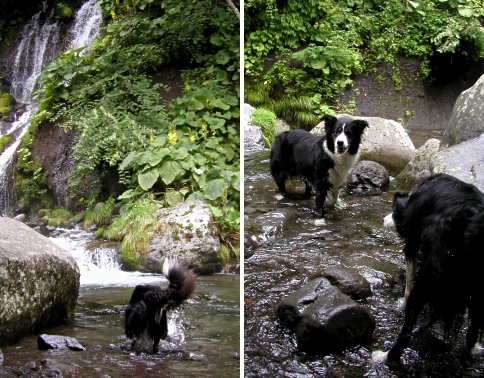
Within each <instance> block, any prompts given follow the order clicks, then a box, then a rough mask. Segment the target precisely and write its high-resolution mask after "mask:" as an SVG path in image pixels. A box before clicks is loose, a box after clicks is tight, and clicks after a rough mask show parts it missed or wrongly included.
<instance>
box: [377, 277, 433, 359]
mask: <svg viewBox="0 0 484 378" xmlns="http://www.w3.org/2000/svg"><path fill="white" fill-rule="evenodd" d="M425 285H426V283H423V284H422V285H420V286H419V285H418V283H417V284H416V285H415V286H414V288H413V290H412V291H411V292H410V295H409V297H408V302H407V307H406V308H405V322H404V324H403V327H402V330H401V331H400V334H399V335H398V339H397V341H396V343H395V344H394V345H393V347H392V348H391V349H390V350H389V351H388V353H386V355H385V357H384V358H383V359H382V361H383V362H384V363H385V364H386V365H389V366H397V365H399V363H400V357H401V356H402V354H403V351H404V350H405V348H406V347H407V346H408V343H409V342H410V338H411V336H412V330H413V327H414V326H415V323H416V322H417V318H418V315H419V314H420V311H422V308H423V306H424V305H425V303H427V301H428V298H427V292H426V288H425Z"/></svg>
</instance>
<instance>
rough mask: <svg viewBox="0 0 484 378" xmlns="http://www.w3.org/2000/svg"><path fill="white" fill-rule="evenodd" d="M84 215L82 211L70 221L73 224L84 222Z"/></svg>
mask: <svg viewBox="0 0 484 378" xmlns="http://www.w3.org/2000/svg"><path fill="white" fill-rule="evenodd" d="M85 215H86V213H85V212H84V211H83V212H80V213H78V214H76V215H74V217H73V218H72V219H73V220H74V222H76V223H80V222H82V221H84V217H85Z"/></svg>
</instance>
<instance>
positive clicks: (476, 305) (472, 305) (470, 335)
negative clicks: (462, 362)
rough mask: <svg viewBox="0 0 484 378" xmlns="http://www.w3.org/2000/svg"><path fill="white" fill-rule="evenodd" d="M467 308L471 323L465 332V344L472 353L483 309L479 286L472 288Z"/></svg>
mask: <svg viewBox="0 0 484 378" xmlns="http://www.w3.org/2000/svg"><path fill="white" fill-rule="evenodd" d="M468 308H469V319H470V322H471V324H470V326H469V329H468V330H467V334H466V346H467V349H468V350H469V351H470V352H471V353H472V352H473V351H474V348H475V347H476V343H477V339H478V337H479V328H480V326H481V319H482V318H483V316H484V313H483V312H484V311H483V309H482V293H481V290H480V289H479V288H477V289H474V290H473V293H472V294H471V299H470V302H469V306H468Z"/></svg>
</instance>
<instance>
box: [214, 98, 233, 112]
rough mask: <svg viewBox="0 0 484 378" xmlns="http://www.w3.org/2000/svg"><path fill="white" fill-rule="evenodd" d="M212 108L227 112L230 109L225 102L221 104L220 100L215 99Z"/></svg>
mask: <svg viewBox="0 0 484 378" xmlns="http://www.w3.org/2000/svg"><path fill="white" fill-rule="evenodd" d="M213 106H215V107H216V108H220V109H223V110H229V109H230V105H228V104H226V103H225V102H223V101H222V100H221V99H219V98H216V99H215V100H214V101H213Z"/></svg>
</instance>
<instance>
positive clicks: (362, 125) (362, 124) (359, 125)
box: [353, 119, 370, 132]
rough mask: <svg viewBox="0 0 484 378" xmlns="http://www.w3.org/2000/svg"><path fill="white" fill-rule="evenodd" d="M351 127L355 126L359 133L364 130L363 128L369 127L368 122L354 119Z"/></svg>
mask: <svg viewBox="0 0 484 378" xmlns="http://www.w3.org/2000/svg"><path fill="white" fill-rule="evenodd" d="M353 125H355V126H356V127H357V128H358V129H359V130H360V131H361V132H363V130H365V127H370V125H368V122H366V121H363V120H362V119H355V120H354V121H353Z"/></svg>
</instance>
